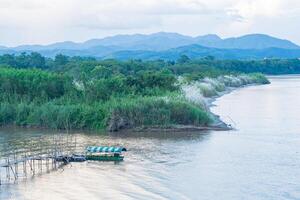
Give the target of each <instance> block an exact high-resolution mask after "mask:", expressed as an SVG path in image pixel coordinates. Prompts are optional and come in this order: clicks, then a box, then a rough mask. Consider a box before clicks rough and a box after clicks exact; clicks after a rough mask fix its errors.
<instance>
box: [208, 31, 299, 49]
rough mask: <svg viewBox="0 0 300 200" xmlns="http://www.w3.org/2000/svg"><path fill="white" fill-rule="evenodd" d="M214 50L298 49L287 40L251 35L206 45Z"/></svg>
mask: <svg viewBox="0 0 300 200" xmlns="http://www.w3.org/2000/svg"><path fill="white" fill-rule="evenodd" d="M207 46H209V47H215V48H226V49H266V48H281V49H299V48H300V47H299V46H298V45H296V44H294V43H292V42H290V41H288V40H282V39H278V38H275V37H271V36H268V35H263V34H251V35H245V36H242V37H237V38H227V39H224V40H219V41H218V40H217V41H216V42H214V43H213V44H212V45H207Z"/></svg>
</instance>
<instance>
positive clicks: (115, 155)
mask: <svg viewBox="0 0 300 200" xmlns="http://www.w3.org/2000/svg"><path fill="white" fill-rule="evenodd" d="M123 151H127V150H126V148H124V147H108V146H89V147H87V148H86V157H85V158H86V160H95V161H123V160H124V156H123V155H122V152H123Z"/></svg>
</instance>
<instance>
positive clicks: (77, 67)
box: [0, 53, 268, 131]
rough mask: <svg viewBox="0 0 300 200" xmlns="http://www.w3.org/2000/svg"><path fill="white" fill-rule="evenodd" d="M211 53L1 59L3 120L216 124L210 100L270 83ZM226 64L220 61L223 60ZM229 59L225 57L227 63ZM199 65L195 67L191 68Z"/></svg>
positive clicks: (68, 124) (77, 125)
mask: <svg viewBox="0 0 300 200" xmlns="http://www.w3.org/2000/svg"><path fill="white" fill-rule="evenodd" d="M205 60H207V58H203V60H202V61H201V60H200V61H201V62H200V61H199V60H195V61H193V60H190V59H188V58H187V57H185V56H183V57H182V58H180V59H179V60H178V61H176V62H173V61H162V60H156V61H141V60H130V61H117V60H96V59H94V58H83V57H66V56H64V55H57V56H56V57H55V58H54V59H51V58H45V57H43V56H41V55H39V54H37V53H31V54H21V55H3V56H0V65H1V66H0V125H3V126H4V125H16V126H23V127H45V128H53V129H108V130H109V131H118V130H120V129H123V128H134V127H143V126H145V127H151V126H156V127H157V126H159V127H169V126H172V125H190V126H197V127H199V126H200V127H205V126H210V125H211V124H213V122H214V117H213V116H212V114H211V113H210V112H209V110H207V108H206V105H205V101H203V100H204V99H206V98H210V97H215V96H218V95H219V94H220V93H222V92H224V91H226V90H227V89H228V88H232V87H241V86H243V85H247V84H267V83H268V80H267V79H266V77H265V76H264V75H262V74H260V73H248V72H247V74H246V73H244V72H243V71H242V70H236V67H235V68H233V69H234V70H230V68H229V69H228V68H226V69H225V68H224V65H225V64H222V65H220V66H222V67H221V68H218V66H215V65H214V64H209V63H212V61H211V60H207V63H206V64H205V63H203V62H204V61H205ZM219 62H221V61H218V63H219ZM224 62H225V61H224ZM191 66H192V67H191Z"/></svg>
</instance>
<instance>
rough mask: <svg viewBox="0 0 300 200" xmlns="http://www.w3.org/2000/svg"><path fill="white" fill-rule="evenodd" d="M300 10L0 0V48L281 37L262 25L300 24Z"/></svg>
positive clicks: (284, 4)
mask: <svg viewBox="0 0 300 200" xmlns="http://www.w3.org/2000/svg"><path fill="white" fill-rule="evenodd" d="M299 8H300V1H298V0H47V1H44V0H14V1H12V0H0V28H1V32H0V44H8V45H15V44H19V43H50V42H54V41H59V40H75V41H81V40H86V39H89V38H90V37H103V36H107V35H111V34H120V33H136V32H140V33H151V32H156V31H174V32H179V33H184V34H190V35H201V34H206V33H218V34H220V35H223V36H232V35H239V34H245V33H249V32H262V33H269V34H274V35H282V36H285V35H286V34H287V33H289V30H286V31H285V32H286V33H281V32H282V31H281V30H282V27H276V26H266V28H264V26H263V25H262V24H264V23H265V22H267V21H268V22H270V21H273V23H276V21H280V22H282V21H285V23H287V24H288V23H290V21H296V20H294V19H298V20H299V19H300V16H299V13H300V12H299V11H300V10H299ZM292 18H293V19H292ZM288 27H290V31H291V32H290V34H289V35H292V34H294V35H300V34H299V32H297V33H298V34H297V33H295V29H294V28H291V26H288ZM294 38H296V37H295V36H294ZM297 40H299V41H300V36H299V38H298V39H297Z"/></svg>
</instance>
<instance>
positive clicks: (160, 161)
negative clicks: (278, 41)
mask: <svg viewBox="0 0 300 200" xmlns="http://www.w3.org/2000/svg"><path fill="white" fill-rule="evenodd" d="M270 79H271V82H272V84H270V85H263V86H251V87H247V88H242V89H238V90H235V91H233V92H232V93H230V94H227V95H225V96H223V97H221V98H219V99H217V100H216V102H215V105H216V106H215V107H213V108H212V110H213V112H214V113H216V114H218V115H220V116H221V118H222V119H223V120H224V121H226V122H228V123H230V124H232V125H233V126H234V127H235V128H236V129H237V130H234V131H224V132H222V131H219V132H215V131H210V132H193V133H144V134H141V133H127V134H125V135H121V136H120V135H111V136H107V135H99V134H91V133H89V134H87V133H85V134H83V133H76V135H77V138H78V141H79V142H82V143H84V144H99V145H123V146H126V147H127V149H128V152H127V153H126V155H125V161H124V162H122V163H120V164H113V163H97V162H90V163H88V162H86V163H74V164H72V166H67V167H65V168H64V170H58V171H56V172H52V173H49V174H45V175H42V176H37V177H35V178H33V179H30V180H27V181H21V182H18V183H16V184H13V185H4V186H1V187H0V199H1V200H2V199H17V200H19V199H26V200H27V199H30V200H31V199H39V200H43V199H45V200H54V199H55V200H60V199H62V200H63V199H70V200H76V199H78V200H79V199H80V200H82V199H89V200H93V199H204V200H205V199H209V200H219V199H220V200H227V199H228V200H240V199H243V200H248V199H249V200H256V199H257V200H265V199H266V200H271V199H274V200H281V199H300V95H299V94H300V77H299V76H282V77H270ZM53 134H58V133H53V132H51V131H39V130H22V129H21V130H20V129H1V130H0V145H2V146H3V145H4V144H9V143H13V144H16V145H18V144H20V145H21V144H22V142H21V141H22V140H23V139H25V138H26V139H27V140H28V138H29V139H30V138H32V140H34V138H36V137H37V136H39V135H49V136H50V135H53Z"/></svg>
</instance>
